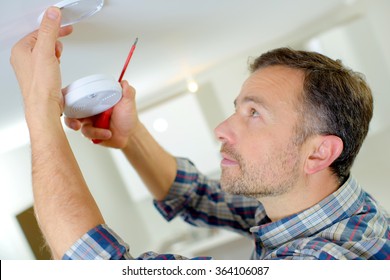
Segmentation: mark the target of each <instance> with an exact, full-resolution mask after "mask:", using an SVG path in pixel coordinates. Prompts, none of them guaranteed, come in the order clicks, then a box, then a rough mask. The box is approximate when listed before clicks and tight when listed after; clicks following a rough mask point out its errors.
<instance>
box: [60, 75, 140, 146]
mask: <svg viewBox="0 0 390 280" xmlns="http://www.w3.org/2000/svg"><path fill="white" fill-rule="evenodd" d="M121 86H122V99H121V100H120V101H119V102H118V103H117V104H116V105H115V106H114V110H113V112H112V115H111V120H110V129H102V128H96V127H94V126H93V119H94V117H89V118H84V119H72V118H65V124H66V125H67V126H68V127H69V128H71V129H73V130H79V129H80V128H81V133H82V134H83V135H84V136H85V137H87V138H89V139H100V140H102V142H101V145H103V146H107V147H112V148H120V149H122V148H124V147H126V145H127V142H128V139H129V137H130V136H131V135H132V134H133V133H135V131H136V130H137V128H138V127H139V124H140V122H139V119H138V115H137V110H136V105H135V89H134V88H133V87H131V86H130V85H129V84H128V82H127V81H122V82H121Z"/></svg>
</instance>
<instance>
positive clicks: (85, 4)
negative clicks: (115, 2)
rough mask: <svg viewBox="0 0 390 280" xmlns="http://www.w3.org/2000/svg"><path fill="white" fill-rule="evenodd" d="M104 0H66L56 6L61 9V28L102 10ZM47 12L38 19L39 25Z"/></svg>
mask: <svg viewBox="0 0 390 280" xmlns="http://www.w3.org/2000/svg"><path fill="white" fill-rule="evenodd" d="M103 5H104V0H64V1H61V2H58V3H57V4H54V5H53V6H56V7H58V8H60V9H61V13H62V20H61V26H67V25H71V24H75V23H77V22H79V21H81V20H83V19H85V18H87V17H90V16H92V15H93V14H95V13H97V12H98V11H100V10H101V8H102V7H103ZM44 14H45V11H44V12H42V14H41V15H40V16H39V17H38V23H39V24H40V23H41V21H42V17H43V15H44Z"/></svg>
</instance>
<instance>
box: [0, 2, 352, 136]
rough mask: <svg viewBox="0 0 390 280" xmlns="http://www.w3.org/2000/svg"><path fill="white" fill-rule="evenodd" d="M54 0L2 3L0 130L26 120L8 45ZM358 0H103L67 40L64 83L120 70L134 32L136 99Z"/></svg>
mask: <svg viewBox="0 0 390 280" xmlns="http://www.w3.org/2000/svg"><path fill="white" fill-rule="evenodd" d="M57 2H59V1H56V0H34V1H29V0H13V1H1V4H0V84H1V86H2V90H1V92H0V96H1V97H2V101H1V103H0V131H1V129H4V128H6V127H9V126H10V125H13V124H16V123H20V122H22V121H23V105H22V99H21V96H20V93H19V89H18V85H17V82H16V79H15V77H14V73H13V71H12V69H11V67H10V65H9V56H10V49H11V46H12V45H13V44H14V43H15V42H16V41H17V40H18V39H19V38H21V37H22V36H23V35H24V34H25V33H27V32H29V31H31V29H35V28H36V27H37V24H36V19H37V18H38V16H39V15H40V14H41V13H42V11H43V10H45V8H47V7H48V6H50V5H53V4H55V3H57ZM353 2H354V1H351V0H349V1H347V0H345V1H342V0H327V1H323V0H294V1H290V0H273V1H269V0H214V1H205V0H203V1H199V0H169V1H161V0H142V1H137V0H126V1H123V0H106V1H105V4H104V7H103V9H102V10H101V11H100V12H98V13H97V14H95V15H93V16H92V17H90V18H88V19H85V20H84V21H82V22H79V23H77V24H76V25H75V26H74V32H73V34H72V35H71V36H69V37H67V38H64V39H62V41H63V43H64V53H63V57H62V60H61V66H62V74H63V83H64V84H63V86H66V85H67V84H69V83H70V82H72V81H74V80H76V79H79V78H82V77H84V76H87V75H91V74H97V73H106V74H111V75H113V76H119V73H120V70H121V68H122V66H123V63H124V60H125V58H126V56H127V52H128V50H129V48H130V46H131V44H132V43H133V41H134V39H135V38H136V37H138V38H139V41H138V45H137V49H136V51H135V53H134V56H133V59H132V62H131V63H130V66H129V68H128V70H127V73H126V75H125V79H127V80H129V81H130V82H131V84H133V85H134V87H135V88H136V89H137V96H138V98H145V97H147V96H152V95H153V94H157V93H158V92H160V91H161V90H162V89H164V88H166V87H169V86H170V85H172V84H175V83H178V82H179V81H182V80H184V79H185V78H186V77H187V76H188V75H196V74H197V73H199V72H200V71H203V70H205V69H207V68H208V67H210V66H211V65H214V64H215V63H218V62H221V61H223V60H225V59H228V58H229V57H233V56H236V55H238V54H240V53H242V52H244V51H246V50H250V49H253V48H256V47H257V46H262V45H264V44H266V43H267V42H270V41H272V40H275V39H277V38H280V37H282V36H285V35H286V34H289V33H291V32H292V31H295V30H298V29H299V27H301V26H307V25H308V24H310V23H311V22H314V21H316V20H317V19H318V18H320V17H321V16H323V15H325V14H327V13H329V12H330V11H332V10H335V9H337V8H338V7H340V6H342V5H344V6H345V5H346V4H351V3H353Z"/></svg>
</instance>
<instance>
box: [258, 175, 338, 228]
mask: <svg viewBox="0 0 390 280" xmlns="http://www.w3.org/2000/svg"><path fill="white" fill-rule="evenodd" d="M339 187H340V184H339V182H338V180H337V178H336V176H334V175H333V174H331V173H330V171H327V170H323V171H321V172H318V173H316V174H313V175H308V176H306V177H305V178H303V179H302V180H300V181H299V182H298V184H296V185H295V186H293V187H292V188H291V189H290V190H289V191H288V192H286V193H284V194H281V195H278V196H272V197H271V196H270V197H261V198H259V201H260V202H261V203H262V204H263V206H264V208H265V211H266V213H267V216H268V217H269V218H270V219H271V221H273V222H275V221H278V220H280V219H283V218H285V217H288V216H291V215H293V214H296V213H299V212H301V211H303V210H306V209H308V208H310V207H312V206H314V205H315V204H317V203H319V202H320V201H321V200H323V199H324V198H325V197H327V196H329V195H330V194H332V193H333V192H335V191H336V190H337V189H338V188H339Z"/></svg>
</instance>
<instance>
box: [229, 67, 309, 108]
mask: <svg viewBox="0 0 390 280" xmlns="http://www.w3.org/2000/svg"><path fill="white" fill-rule="evenodd" d="M303 82H304V73H303V71H301V70H298V69H293V68H289V67H285V66H268V67H265V68H261V69H258V70H256V71H255V72H254V73H252V74H251V75H250V76H249V78H248V79H247V80H246V81H245V82H244V84H243V86H242V88H241V92H240V95H239V96H238V97H237V99H236V101H235V104H238V105H239V104H240V103H241V102H243V101H245V100H248V98H249V99H253V98H255V99H261V100H262V101H263V102H264V103H265V104H266V105H268V106H269V107H275V106H278V105H284V106H296V105H297V104H298V102H299V99H300V98H301V96H302V92H303Z"/></svg>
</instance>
